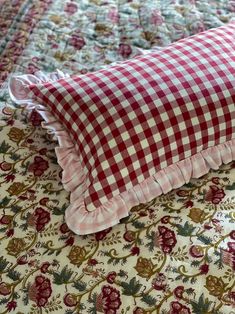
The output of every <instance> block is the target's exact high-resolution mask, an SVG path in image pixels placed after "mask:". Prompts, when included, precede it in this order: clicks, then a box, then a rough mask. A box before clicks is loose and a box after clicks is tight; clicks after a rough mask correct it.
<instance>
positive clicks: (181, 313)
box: [169, 301, 191, 314]
mask: <svg viewBox="0 0 235 314" xmlns="http://www.w3.org/2000/svg"><path fill="white" fill-rule="evenodd" d="M170 306H171V308H170V312H169V314H191V311H190V309H189V308H188V307H187V306H185V305H183V304H181V303H179V302H178V301H173V302H171V305H170Z"/></svg>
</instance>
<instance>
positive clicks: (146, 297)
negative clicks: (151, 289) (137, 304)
mask: <svg viewBox="0 0 235 314" xmlns="http://www.w3.org/2000/svg"><path fill="white" fill-rule="evenodd" d="M141 301H143V302H144V303H146V304H148V305H149V306H154V305H156V304H157V300H156V299H155V298H153V297H152V296H151V295H149V294H146V295H143V297H142V298H141Z"/></svg>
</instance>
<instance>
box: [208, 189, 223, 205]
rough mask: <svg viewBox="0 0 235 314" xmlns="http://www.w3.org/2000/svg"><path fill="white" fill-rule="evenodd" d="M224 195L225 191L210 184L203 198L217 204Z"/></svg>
mask: <svg viewBox="0 0 235 314" xmlns="http://www.w3.org/2000/svg"><path fill="white" fill-rule="evenodd" d="M224 197H225V193H224V190H223V189H220V188H218V186H216V185H210V190H209V191H208V192H207V193H206V195H205V200H206V201H207V202H212V203H213V204H219V203H220V202H221V201H222V199H223V198H224Z"/></svg>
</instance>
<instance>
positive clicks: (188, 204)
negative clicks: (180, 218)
mask: <svg viewBox="0 0 235 314" xmlns="http://www.w3.org/2000/svg"><path fill="white" fill-rule="evenodd" d="M184 206H185V207H186V208H188V207H193V202H192V201H187V202H185V203H184Z"/></svg>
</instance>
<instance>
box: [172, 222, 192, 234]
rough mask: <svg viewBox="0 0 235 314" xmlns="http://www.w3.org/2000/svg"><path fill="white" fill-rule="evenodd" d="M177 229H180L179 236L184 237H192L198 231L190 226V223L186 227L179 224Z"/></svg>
mask: <svg viewBox="0 0 235 314" xmlns="http://www.w3.org/2000/svg"><path fill="white" fill-rule="evenodd" d="M176 227H177V229H178V231H177V233H178V235H182V236H185V237H187V236H191V235H192V234H193V232H194V230H195V229H196V227H194V226H193V225H190V224H189V222H188V221H187V222H186V223H185V224H184V225H180V224H177V225H176Z"/></svg>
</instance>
